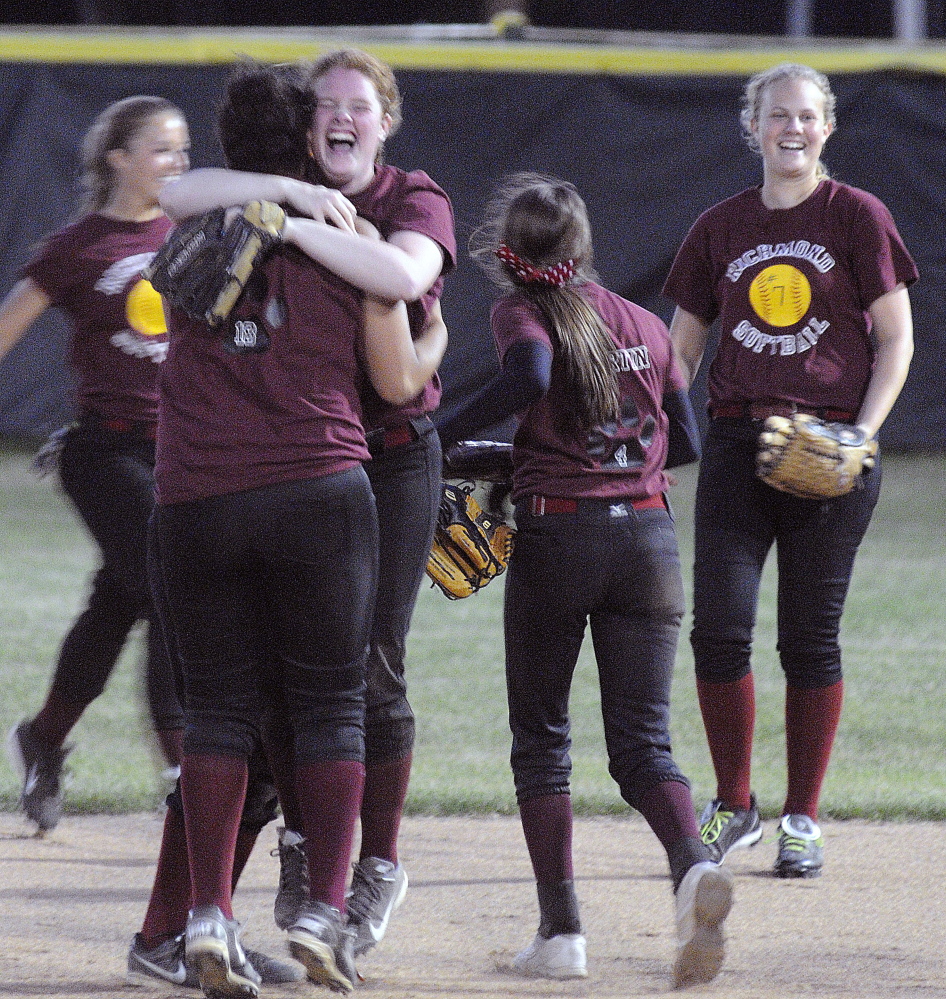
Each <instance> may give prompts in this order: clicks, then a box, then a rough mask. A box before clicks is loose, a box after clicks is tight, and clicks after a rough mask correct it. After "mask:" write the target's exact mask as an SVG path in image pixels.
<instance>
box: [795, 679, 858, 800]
mask: <svg viewBox="0 0 946 999" xmlns="http://www.w3.org/2000/svg"><path fill="white" fill-rule="evenodd" d="M843 700H844V681H843V680H839V681H838V682H837V683H834V684H832V685H831V686H830V687H816V688H815V689H813V690H803V689H800V688H798V687H787V688H786V690H785V753H786V756H787V759H788V792H787V795H786V798H785V806H784V808H783V809H782V814H783V815H807V816H808V817H809V818H811V819H814V820H817V818H818V799H819V798H820V796H821V784H822V782H823V781H824V775H825V773H826V771H827V769H828V760H829V759H830V758H831V749H832V747H833V746H834V736H835V733H836V732H837V730H838V722H839V721H840V720H841V705H842V702H843Z"/></svg>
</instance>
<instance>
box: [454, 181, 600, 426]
mask: <svg viewBox="0 0 946 999" xmlns="http://www.w3.org/2000/svg"><path fill="white" fill-rule="evenodd" d="M470 247H471V255H472V256H473V258H474V259H475V260H476V261H477V262H478V263H479V264H480V266H481V267H482V268H483V269H484V270H485V271H486V273H487V274H488V275H489V277H490V278H491V279H492V280H493V282H494V283H496V284H497V285H499V287H501V288H504V289H506V290H513V289H515V290H516V291H519V292H521V293H522V294H523V295H525V296H526V297H527V298H528V299H529V300H530V301H532V302H533V303H534V304H535V306H536V307H537V308H538V309H539V310H540V312H541V313H542V315H543V317H544V318H545V320H546V322H547V324H548V327H549V331H550V333H551V339H552V343H553V345H554V347H555V348H556V349H557V350H558V351H559V352H560V354H561V358H562V362H563V364H564V368H565V376H566V380H567V383H568V386H569V389H570V390H571V396H572V401H573V404H574V406H575V410H576V413H577V416H578V419H579V421H580V422H581V424H582V425H583V426H584V427H588V428H590V427H594V426H599V425H601V424H604V423H608V422H611V421H613V420H615V419H617V418H618V417H619V415H620V395H619V391H618V380H617V371H616V370H615V367H614V364H613V361H612V355H613V353H614V349H615V347H614V341H613V340H612V338H611V334H610V332H609V331H608V329H607V327H606V326H605V324H604V322H603V321H602V319H601V317H600V316H599V315H598V313H597V312H596V311H595V310H594V309H593V308H592V307H591V306H590V305H589V304H588V302H587V301H586V300H585V298H584V296H583V295H582V294H581V293H580V292H579V290H578V286H580V285H581V284H582V283H584V282H585V281H590V280H593V279H594V278H595V277H596V275H595V273H594V270H593V267H592V261H593V250H592V244H591V226H590V224H589V222H588V212H587V209H586V207H585V203H584V201H583V200H582V198H581V195H579V193H578V191H577V190H576V189H575V187H574V185H572V184H569V183H568V182H567V181H562V180H558V179H557V178H555V177H548V176H545V175H542V174H536V173H519V174H514V175H513V176H511V177H509V178H507V179H506V181H505V182H504V183H503V185H502V186H501V188H500V190H499V191H498V193H497V194H496V196H495V197H494V198H493V200H492V202H491V203H490V205H489V206H488V208H487V213H486V221H485V222H484V224H483V225H482V226H480V228H479V229H477V230H476V232H474V234H473V236H472V237H471V240H470Z"/></svg>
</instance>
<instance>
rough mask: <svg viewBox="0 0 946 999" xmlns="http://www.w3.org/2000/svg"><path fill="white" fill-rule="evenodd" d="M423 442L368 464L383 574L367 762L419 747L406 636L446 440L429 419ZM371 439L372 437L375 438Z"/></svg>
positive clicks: (374, 631)
mask: <svg viewBox="0 0 946 999" xmlns="http://www.w3.org/2000/svg"><path fill="white" fill-rule="evenodd" d="M415 422H416V423H417V425H418V427H419V429H420V436H419V437H417V439H415V440H413V441H410V442H408V443H405V444H400V445H398V446H397V447H393V448H381V449H379V450H377V451H376V453H375V455H374V456H373V457H372V459H371V461H369V462H367V464H366V465H365V470H366V471H367V473H368V478H369V479H370V481H371V488H372V490H373V491H374V496H375V501H376V503H377V507H378V532H379V550H380V556H381V561H380V572H379V577H378V596H377V603H376V605H375V612H374V620H373V622H372V627H371V646H370V649H369V652H368V666H367V693H366V712H365V740H366V741H365V760H366V762H367V763H369V764H371V763H386V762H389V761H391V760H401V759H404V758H405V757H407V756H409V755H410V753H411V752H412V750H413V747H414V730H415V726H414V712H413V711H412V710H411V706H410V703H409V702H408V699H407V680H406V677H405V672H404V660H405V652H406V646H407V634H408V631H409V630H410V626H411V617H412V616H413V613H414V606H415V604H416V603H417V594H418V592H419V591H420V586H421V582H422V581H423V579H424V570H425V568H426V566H427V556H428V555H429V554H430V546H431V544H432V542H433V536H434V527H435V525H436V522H437V512H438V510H439V508H440V475H441V468H442V457H441V452H440V438H439V436H438V435H437V433H436V431H435V430H434V428H433V424H432V423H431V422H430V421H429V420H420V421H415ZM369 439H370V438H369Z"/></svg>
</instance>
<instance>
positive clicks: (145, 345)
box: [22, 214, 171, 422]
mask: <svg viewBox="0 0 946 999" xmlns="http://www.w3.org/2000/svg"><path fill="white" fill-rule="evenodd" d="M170 228H171V222H170V220H169V219H168V218H166V217H165V216H163V215H162V216H161V217H160V218H156V219H154V220H153V221H151V222H120V221H117V220H115V219H110V218H106V217H105V216H104V215H99V214H92V215H86V216H84V217H83V218H81V219H79V221H77V222H74V223H73V224H72V225H70V226H67V227H66V228H65V229H63V230H62V231H61V232H58V233H56V234H55V235H53V236H50V237H49V238H48V239H47V240H46V241H45V242H44V243H43V245H42V246H41V247H40V249H39V250H38V251H37V253H36V255H35V256H34V257H33V259H32V260H31V261H30V262H29V263H28V264H27V265H26V266H25V267H24V268H23V271H22V273H23V275H24V276H25V277H29V278H32V279H33V281H35V282H36V284H38V285H39V287H40V288H42V289H43V291H44V292H45V293H46V294H47V295H48V296H49V297H50V299H51V301H52V304H53V305H54V306H57V307H58V308H60V309H62V310H63V311H64V312H65V313H66V314H67V315H68V316H69V318H70V319H71V320H72V324H73V337H72V344H71V346H70V354H69V359H70V361H71V363H72V367H73V368H74V370H75V373H76V376H77V377H76V383H77V384H76V397H77V398H76V401H77V403H78V406H79V408H80V409H82V410H87V411H90V412H92V413H96V414H97V415H99V416H101V417H102V418H104V419H120V420H134V421H145V422H153V421H154V420H156V419H157V411H158V391H157V377H158V365H159V364H160V363H161V361H163V360H164V357H165V355H166V354H167V349H168V343H167V340H168V338H167V325H166V323H165V319H164V311H163V310H162V308H161V296H160V295H159V294H158V293H157V292H156V291H155V290H154V288H152V287H151V284H150V283H149V282H148V281H145V280H143V279H142V277H141V271H142V268H144V267H145V266H146V265H147V264H148V263H150V262H151V259H152V257H154V255H155V253H156V252H157V251H158V250H159V249H160V247H161V244H162V243H163V242H164V239H165V237H166V236H167V234H168V230H169V229H170Z"/></svg>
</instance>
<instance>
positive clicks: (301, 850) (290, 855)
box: [270, 826, 309, 930]
mask: <svg viewBox="0 0 946 999" xmlns="http://www.w3.org/2000/svg"><path fill="white" fill-rule="evenodd" d="M276 832H277V834H278V836H279V846H278V847H276V849H275V850H273V851H272V852H271V853H270V856H272V857H275V856H277V855H278V856H279V889H278V890H277V892H276V901H275V903H274V905H273V918H274V919H275V920H276V925H277V926H278V927H279V928H280V929H281V930H288V929H289V927H290V926H292V924H293V923H294V922H295V920H296V916H297V915H298V914H299V911H300V910H301V909H302V908H304V907H305V905H306V904H307V903H308V901H309V861H308V859H307V858H306V853H305V839H304V838H303V837H302V836H300V835H299V833H297V832H293V831H292V829H286V828H285V826H280V827H279V828H278V829H277V830H276Z"/></svg>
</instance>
